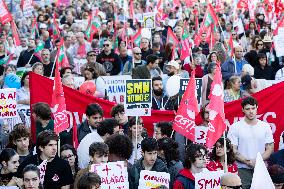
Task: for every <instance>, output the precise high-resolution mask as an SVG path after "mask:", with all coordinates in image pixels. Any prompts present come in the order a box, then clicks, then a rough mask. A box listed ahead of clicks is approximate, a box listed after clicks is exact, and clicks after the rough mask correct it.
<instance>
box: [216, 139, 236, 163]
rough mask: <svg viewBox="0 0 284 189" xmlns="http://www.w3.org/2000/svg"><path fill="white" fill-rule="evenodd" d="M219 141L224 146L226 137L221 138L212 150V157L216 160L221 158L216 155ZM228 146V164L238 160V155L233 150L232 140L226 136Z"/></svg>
mask: <svg viewBox="0 0 284 189" xmlns="http://www.w3.org/2000/svg"><path fill="white" fill-rule="evenodd" d="M217 143H220V145H221V146H222V147H224V138H219V139H218V140H217V142H216V143H215V145H214V148H213V150H212V155H211V159H212V160H214V161H217V160H219V158H220V157H218V156H217V155H216V144H217ZM226 146H227V151H228V152H227V158H228V164H233V163H234V162H235V161H236V157H235V154H234V151H233V145H232V144H231V141H230V139H228V138H226Z"/></svg>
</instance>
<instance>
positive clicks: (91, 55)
mask: <svg viewBox="0 0 284 189" xmlns="http://www.w3.org/2000/svg"><path fill="white" fill-rule="evenodd" d="M88 56H96V55H95V54H89V55H88Z"/></svg>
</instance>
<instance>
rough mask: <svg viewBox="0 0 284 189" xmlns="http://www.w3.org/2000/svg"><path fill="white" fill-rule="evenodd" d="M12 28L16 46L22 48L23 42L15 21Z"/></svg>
mask: <svg viewBox="0 0 284 189" xmlns="http://www.w3.org/2000/svg"><path fill="white" fill-rule="evenodd" d="M11 27H12V35H13V39H14V43H15V45H16V46H20V45H21V41H20V38H19V34H18V30H17V26H16V24H15V22H14V21H12V22H11Z"/></svg>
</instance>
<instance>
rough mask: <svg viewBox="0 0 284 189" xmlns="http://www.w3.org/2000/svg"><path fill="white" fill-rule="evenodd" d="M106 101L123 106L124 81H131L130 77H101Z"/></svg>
mask: <svg viewBox="0 0 284 189" xmlns="http://www.w3.org/2000/svg"><path fill="white" fill-rule="evenodd" d="M102 78H103V80H104V81H105V89H106V93H107V96H108V100H109V101H111V102H115V103H118V104H124V101H125V100H124V99H125V80H127V79H131V76H130V75H121V76H103V77H102Z"/></svg>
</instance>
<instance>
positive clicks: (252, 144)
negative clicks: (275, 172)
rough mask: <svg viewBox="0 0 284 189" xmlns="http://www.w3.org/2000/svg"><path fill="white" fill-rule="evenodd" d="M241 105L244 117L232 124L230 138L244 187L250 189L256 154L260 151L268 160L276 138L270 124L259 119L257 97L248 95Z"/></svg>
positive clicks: (264, 158)
mask: <svg viewBox="0 0 284 189" xmlns="http://www.w3.org/2000/svg"><path fill="white" fill-rule="evenodd" d="M241 105H242V111H243V113H244V118H243V119H241V120H240V121H238V122H236V123H234V124H233V125H232V126H230V130H229V133H228V138H229V139H230V140H231V143H232V145H233V149H234V153H235V155H236V160H237V165H238V172H239V175H240V177H241V180H242V183H243V188H244V189H249V188H250V185H251V182H252V176H253V170H254V167H255V162H256V155H257V153H258V152H260V153H261V156H262V158H263V160H264V161H265V160H268V159H269V157H270V155H271V154H272V152H273V149H274V139H273V135H272V131H271V128H270V125H269V124H268V123H266V122H263V121H260V120H259V119H257V109H258V103H257V101H256V99H255V98H253V97H247V98H245V99H243V101H242V103H241Z"/></svg>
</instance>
